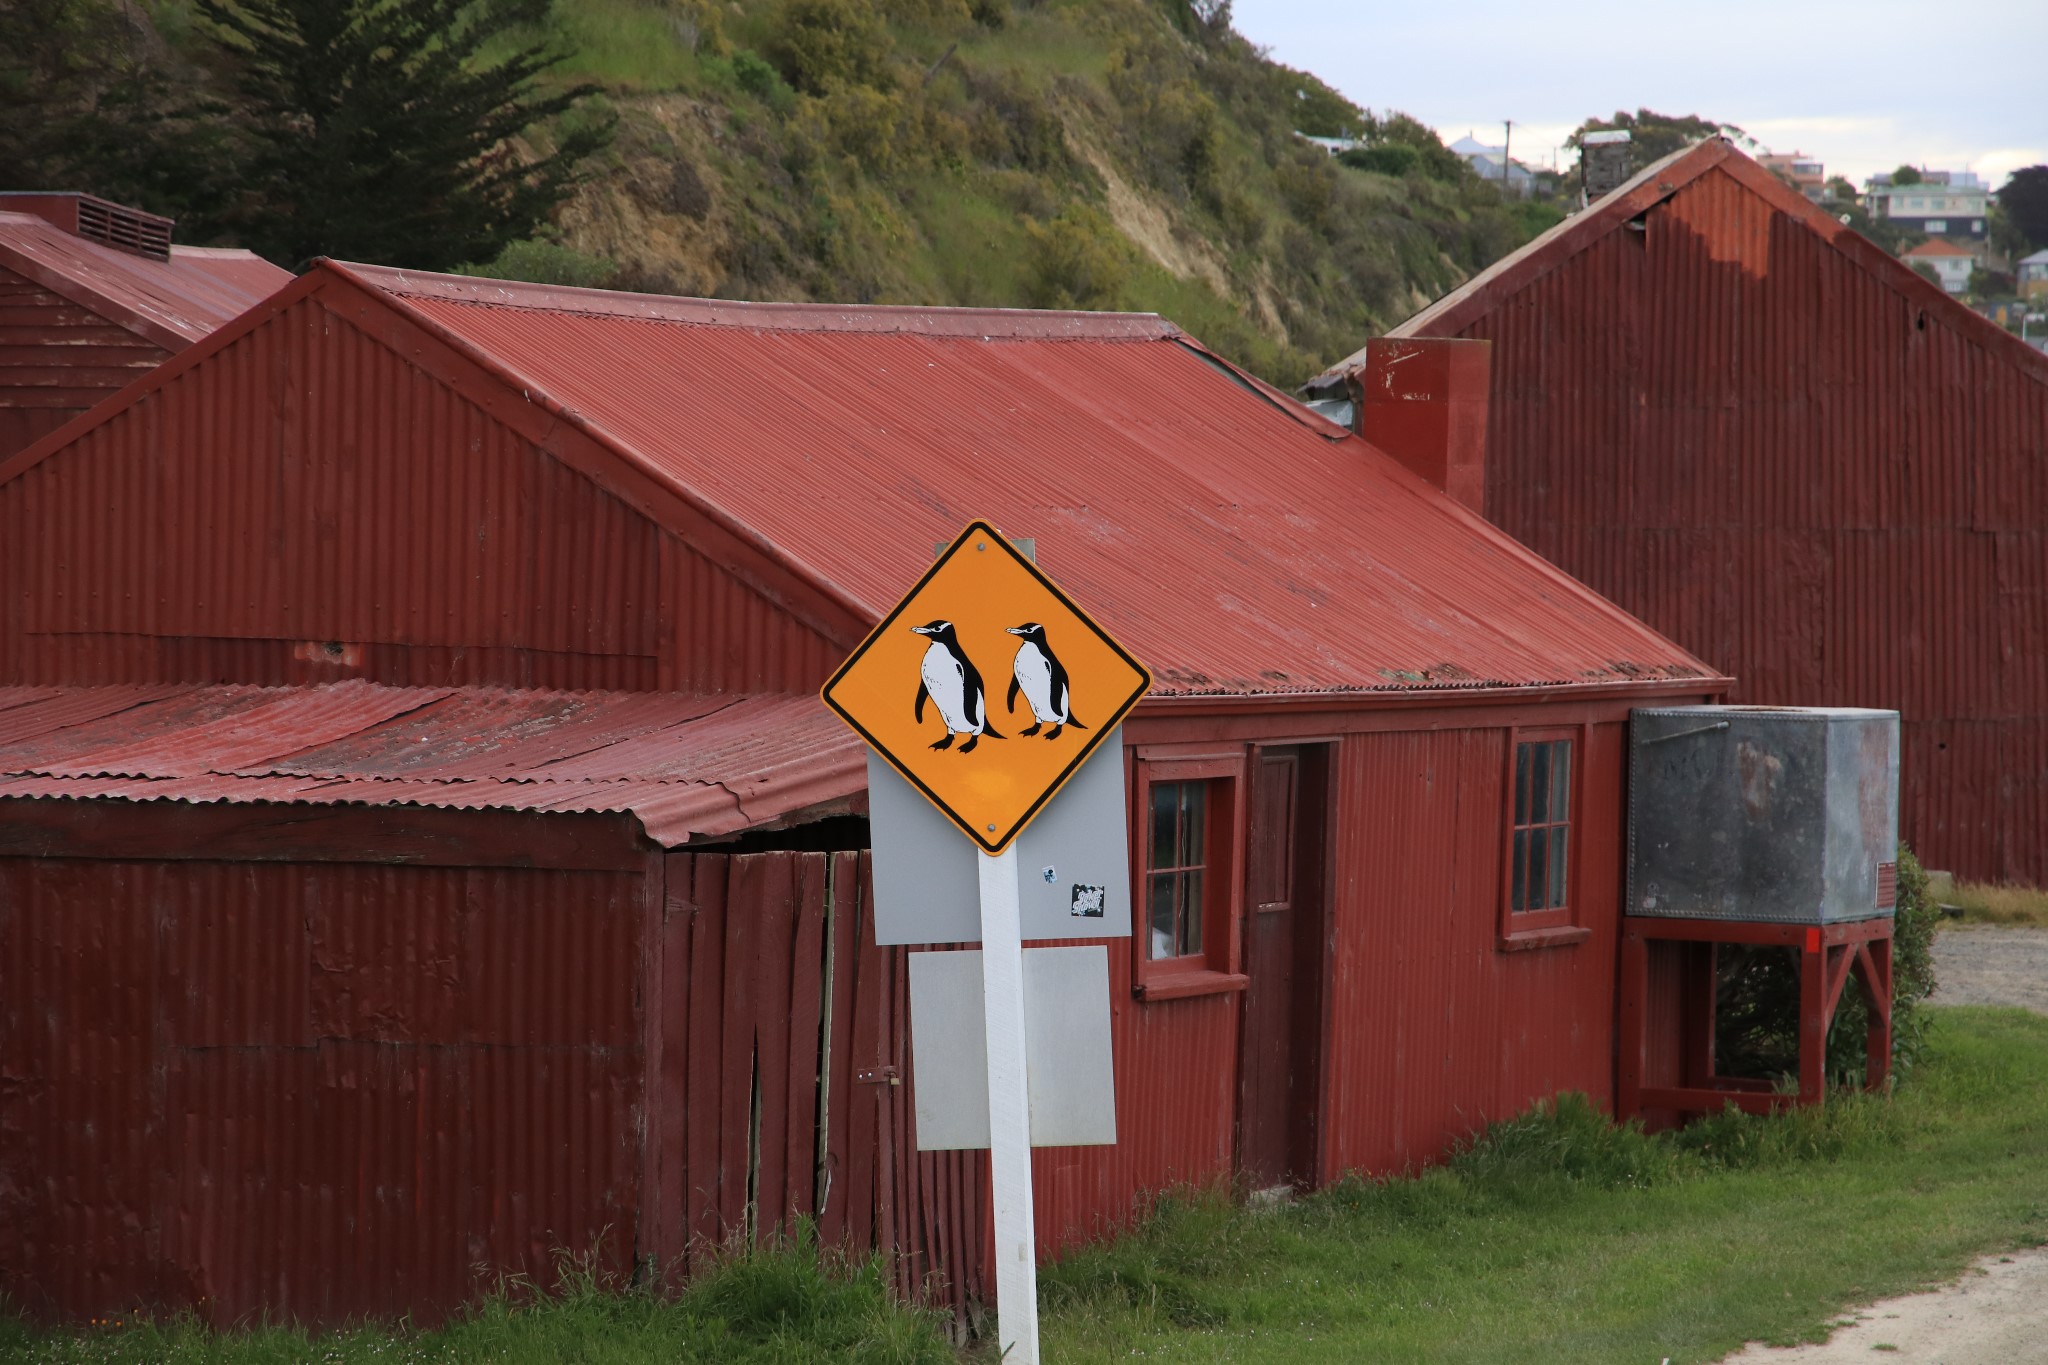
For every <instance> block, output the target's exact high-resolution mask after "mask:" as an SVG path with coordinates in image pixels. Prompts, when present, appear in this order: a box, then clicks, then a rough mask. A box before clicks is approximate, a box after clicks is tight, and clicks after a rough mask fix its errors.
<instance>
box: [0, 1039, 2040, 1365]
mask: <svg viewBox="0 0 2048 1365" xmlns="http://www.w3.org/2000/svg"><path fill="white" fill-rule="evenodd" d="M1933 1014H1934V1016H1935V1018H1936V1021H1937V1025H1936V1028H1935V1031H1934V1036H1933V1040H1932V1044H1931V1046H1930V1049H1929V1051H1928V1053H1927V1055H1926V1058H1925V1060H1924V1061H1923V1062H1922V1063H1921V1065H1920V1066H1919V1067H1917V1068H1916V1069H1915V1070H1914V1071H1913V1073H1912V1074H1911V1076H1910V1077H1909V1078H1908V1079H1907V1080H1906V1081H1905V1082H1904V1083H1903V1084H1902V1085H1901V1086H1900V1087H1899V1089H1898V1091H1897V1092H1896V1094H1894V1095H1891V1096H1860V1095H1859V1096H1837V1097H1835V1098H1834V1099H1832V1100H1831V1101H1830V1102H1829V1104H1828V1105H1826V1106H1825V1107H1823V1108H1821V1109H1817V1110H1802V1111H1799V1112H1797V1113H1794V1114H1789V1115H1784V1116H1780V1117H1777V1118H1771V1119H1756V1118H1746V1117H1743V1116H1740V1115H1737V1114H1733V1113H1730V1114H1724V1115H1721V1116H1719V1117H1716V1118H1712V1119H1709V1120H1707V1121H1705V1122H1702V1123H1699V1124H1695V1125H1694V1126H1693V1127H1691V1128H1689V1129H1687V1130H1686V1131H1685V1132H1683V1133H1682V1134H1677V1135H1667V1136H1661V1137H1654V1138H1652V1137H1645V1136H1644V1135H1643V1134H1642V1133H1640V1132H1639V1131H1636V1130H1633V1129H1616V1128H1614V1127H1612V1126H1611V1125H1609V1124H1608V1123H1607V1122H1606V1121H1605V1120H1604V1119H1603V1118H1602V1117H1601V1116H1600V1115H1599V1114H1598V1113H1597V1112H1595V1111H1594V1110H1593V1109H1592V1108H1591V1107H1590V1106H1589V1105H1587V1104H1586V1103H1585V1102H1584V1101H1583V1100H1578V1099H1575V1098H1573V1097H1566V1098H1565V1099H1564V1100H1562V1101H1560V1102H1559V1103H1557V1104H1555V1105H1551V1106H1545V1107H1543V1108H1541V1109H1539V1110H1537V1111H1535V1112H1532V1113H1529V1114H1525V1115H1523V1116H1521V1117H1520V1118H1517V1119H1513V1120H1509V1121H1507V1122H1504V1123H1500V1124H1496V1125H1494V1126H1493V1127H1492V1128H1491V1129H1489V1130H1488V1131H1487V1132H1486V1133H1485V1134H1483V1135H1481V1136H1480V1137H1479V1138H1478V1139H1477V1140H1475V1141H1474V1142H1472V1143H1470V1144H1468V1145H1467V1146H1466V1148H1465V1149H1464V1150H1463V1151H1461V1152H1459V1153H1458V1154H1457V1155H1456V1156H1455V1157H1454V1158H1453V1159H1452V1160H1451V1161H1450V1162H1449V1163H1448V1164H1447V1165H1445V1166H1443V1167H1440V1168H1437V1169H1434V1170H1431V1171H1428V1172H1426V1173H1424V1174H1423V1175H1421V1176H1420V1177H1419V1178H1415V1179H1402V1180H1391V1181H1384V1182H1374V1181H1363V1180H1353V1181H1347V1182H1345V1183H1343V1184H1340V1185H1338V1186H1336V1187H1335V1188H1333V1189H1330V1190H1327V1191H1325V1192H1323V1193H1321V1194H1318V1195H1315V1196H1312V1197H1310V1198H1307V1199H1304V1200H1302V1201H1300V1202H1299V1203H1296V1204H1294V1205H1291V1206H1288V1207H1285V1208H1281V1209H1277V1210H1270V1211H1260V1212H1254V1211H1249V1210H1246V1209H1244V1208H1241V1207H1239V1206H1237V1205H1236V1204H1234V1203H1232V1202H1231V1201H1230V1200H1229V1199H1228V1198H1227V1197H1224V1196H1221V1195H1196V1196H1189V1197H1183V1198H1177V1199H1171V1200H1166V1201H1163V1202H1162V1203H1161V1204H1160V1206H1159V1208H1158V1209H1157V1211H1156V1213H1155V1214H1154V1216H1153V1217H1152V1218H1151V1219H1150V1220H1149V1221H1148V1222H1147V1223H1146V1224H1145V1225H1144V1226H1143V1227H1141V1228H1139V1229H1137V1230H1136V1231H1134V1232H1133V1233H1132V1234H1131V1235H1129V1236H1127V1237H1125V1238H1124V1239H1122V1240H1121V1241H1119V1242H1117V1243H1115V1244H1113V1245H1107V1246H1101V1247H1095V1248H1090V1249H1087V1250H1084V1251H1080V1252H1077V1253H1075V1254H1073V1255H1071V1256H1069V1257H1068V1258H1067V1259H1065V1260H1064V1261H1062V1262H1060V1263H1059V1264H1057V1265H1053V1266H1049V1267H1047V1268H1046V1269H1045V1270H1044V1271H1043V1272H1042V1274H1041V1281H1040V1282H1041V1292H1042V1296H1043V1300H1044V1330H1045V1336H1046V1351H1045V1359H1046V1360H1047V1361H1048V1362H1059V1363H1062V1365H1064V1363H1065V1362H1092V1361H1107V1360H1112V1359H1114V1360H1124V1359H1130V1358H1151V1359H1162V1360H1173V1361H1176V1362H1179V1361H1194V1362H1200V1361H1226V1360H1227V1361H1232V1362H1257V1361H1281V1362H1286V1363H1287V1365H1312V1363H1313V1362H1322V1361H1329V1362H1351V1361H1403V1362H1408V1361H1415V1362H1433V1361H1473V1362H1486V1363H1487V1365H1496V1362H1535V1361H1557V1362H1574V1365H1576V1363H1577V1362H1599V1361H1615V1362H1623V1361H1626V1362H1642V1361H1655V1360H1660V1359H1663V1358H1664V1357H1667V1356H1668V1357H1669V1358H1670V1359H1671V1360H1672V1361H1673V1362H1674V1365H1678V1363H1680V1362H1697V1361H1712V1360H1717V1359H1719V1358H1720V1357H1721V1356H1722V1355H1724V1354H1726V1353H1727V1352H1728V1351H1731V1350H1733V1349H1735V1348H1736V1347H1738V1346H1740V1345H1741V1344H1742V1343H1743V1342H1744V1341H1746V1340H1752V1339H1761V1340H1765V1341H1771V1342H1775V1343H1780V1344H1789V1343H1792V1342H1796V1341H1805V1340H1817V1339H1819V1338H1821V1337H1822V1336H1824V1335H1825V1332H1826V1330H1827V1327H1828V1325H1829V1324H1830V1323H1832V1322H1835V1321H1837V1320H1839V1318H1840V1316H1841V1314H1842V1311H1843V1310H1844V1309H1845V1308H1848V1307H1850V1306H1852V1305H1856V1304H1860V1303H1865V1302H1868V1301H1871V1300H1874V1299H1877V1298H1882V1297H1886V1296H1889V1295H1893V1294H1898V1293H1903V1292H1909V1291H1912V1290H1914V1289H1917V1288H1921V1287H1924V1286H1927V1285H1930V1284H1933V1283H1937V1282H1940V1281H1941V1280H1943V1279H1946V1278H1948V1277H1951V1276H1953V1275H1955V1274H1956V1273H1958V1272H1959V1271H1960V1270H1961V1269H1962V1268H1963V1267H1964V1266H1965V1265H1967V1264H1968V1263H1969V1262H1970V1260H1971V1259H1973V1258H1974V1257H1976V1256H1979V1255H1982V1254H1984V1253H1986V1252H1990V1251H1996V1250H2000V1249H2005V1248H2010V1247H2014V1246H2019V1245H2041V1244H2043V1243H2044V1242H2048V1019H2044V1018H2041V1017H2039V1016H2036V1015H2031V1014H2028V1013H2025V1012H2023V1011H2019V1010H2004V1009H1982V1008H1949V1009H1939V1010H1935V1011H1933ZM972 1358H973V1359H977V1360H980V1359H992V1358H993V1352H992V1350H991V1349H990V1348H989V1347H988V1346H987V1345H986V1344H984V1345H983V1346H982V1347H981V1348H980V1349H979V1350H978V1351H977V1352H976V1353H974V1355H973V1356H972ZM0 1359H5V1360H9V1361H16V1360H18V1361H22V1362H24V1363H25V1365H29V1363H33V1365H44V1363H45V1362H47V1363H48V1365H60V1363H61V1365H71V1362H88V1361H95V1362H97V1361H106V1362H112V1361H117V1360H118V1361H152V1362H155V1361H161V1362H167V1363H169V1365H183V1363H184V1362H195V1363H196V1362H208V1365H258V1363H259V1362H261V1363H263V1365H268V1362H285V1361H294V1362H296V1361H325V1360H358V1359H376V1360H397V1361H420V1362H450V1363H451V1365H455V1363H457V1362H469V1361H484V1360H492V1361H507V1362H514V1365H520V1363H523V1362H535V1365H538V1362H542V1361H550V1362H552V1361H583V1362H613V1361H617V1362H656V1361H661V1362H698V1361H705V1362H710V1361H719V1362H725V1361H732V1362H741V1363H742V1365H744V1363H745V1362H782V1361H790V1362H796V1361H814V1360H843V1361H856V1362H877V1363H878V1365H879V1362H896V1361H902V1362H916V1363H917V1365H925V1363H926V1362H929V1363H930V1365H941V1363H942V1362H949V1361H953V1360H955V1359H956V1357H955V1356H954V1354H953V1352H952V1351H951V1349H950V1348H949V1347H948V1346H947V1345H946V1344H945V1340H944V1337H943V1335H942V1334H941V1331H940V1328H939V1324H938V1323H937V1322H936V1320H934V1319H933V1318H932V1317H930V1316H928V1315H925V1314H921V1313H918V1312H914V1311H910V1310H906V1309H903V1308H901V1307H900V1306H897V1305H894V1304H892V1303H891V1302H890V1300H889V1297H888V1294H887V1290H886V1287H885V1280H884V1276H883V1274H882V1270H881V1267H879V1266H878V1265H876V1264H874V1263H856V1264H850V1265H849V1264H839V1263H837V1262H835V1261H834V1260H833V1258H831V1257H830V1256H829V1255H821V1254H820V1253H819V1252H818V1251H817V1250H816V1249H815V1248H814V1247H812V1246H811V1245H809V1244H808V1243H807V1242H802V1241H800V1242H799V1243H798V1244H797V1245H795V1246H793V1247H785V1248H783V1249H781V1250H778V1251H774V1252H768V1253H753V1254H748V1255H743V1256H738V1257H736V1258H733V1259H730V1260H728V1261H727V1262H726V1263H724V1264H722V1265H721V1266H719V1267H717V1268H716V1269H715V1270H714V1271H712V1272H711V1273H710V1274H708V1275H707V1276H706V1277H705V1278H703V1279H700V1280H698V1281H697V1282H695V1283H694V1284H692V1285H690V1286H689V1287H688V1288H687V1289H686V1290H685V1291H684V1292H683V1293H682V1295H681V1296H680V1298H678V1299H676V1300H674V1301H672V1302H664V1301H662V1300H660V1299H657V1298H656V1297H654V1296H652V1295H649V1294H645V1293H638V1292H624V1293H620V1292H610V1291H608V1290H607V1289H606V1288H605V1287H604V1286H602V1285H600V1284H598V1283H596V1282H595V1281H594V1280H592V1279H591V1277H589V1276H587V1275H574V1274H572V1275H570V1276H568V1277H567V1278H566V1280H565V1282H564V1286H563V1288H562V1290H561V1291H560V1292H559V1293H558V1294H556V1295H555V1296H553V1297H552V1298H548V1299H544V1300H542V1299H537V1298H535V1297H534V1296H532V1295H520V1294H516V1293H515V1294H508V1295H500V1296H498V1297H496V1298H494V1299H492V1300H491V1301H489V1302H488V1303H486V1304H485V1305H484V1306H483V1307H482V1308H481V1309H480V1310H478V1311H477V1312H476V1313H474V1314H472V1315H470V1316H468V1317H465V1318H463V1319H461V1320H459V1321H457V1322H455V1323H453V1324H451V1325H449V1326H447V1327H445V1328H443V1329H441V1330H439V1331H434V1332H417V1333H410V1332H400V1333H396V1334H392V1333H386V1332H379V1331H359V1332H354V1333H347V1334H342V1335H333V1336H323V1337H318V1338H311V1339H309V1338H307V1337H304V1336H302V1335H299V1334H297V1333H291V1332H282V1331H261V1332H249V1333H237V1334H224V1335H215V1334H212V1333H209V1332H207V1331H205V1330H204V1329H201V1328H199V1327H197V1326H194V1325H191V1324H189V1323H173V1324H170V1325H167V1326H158V1325H150V1324H142V1325H136V1324H133V1323H127V1324H123V1325H121V1326H119V1327H117V1328H113V1329H101V1330H93V1331H87V1332H83V1333H78V1332H71V1333H60V1334H38V1333H34V1332H31V1331H29V1330H28V1329H26V1328H23V1327H21V1326H19V1325H14V1324H10V1323H9V1322H8V1321H7V1320H5V1319H4V1318H0Z"/></svg>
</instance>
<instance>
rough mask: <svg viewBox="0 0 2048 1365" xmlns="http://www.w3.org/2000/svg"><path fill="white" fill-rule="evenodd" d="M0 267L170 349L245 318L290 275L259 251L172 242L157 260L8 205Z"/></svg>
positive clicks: (0, 227)
mask: <svg viewBox="0 0 2048 1365" xmlns="http://www.w3.org/2000/svg"><path fill="white" fill-rule="evenodd" d="M0 267H4V268H6V269H8V270H12V271H14V272H16V273H17V274H20V275H24V276H26V277H28V278H29V279H32V280H34V281H36V282H37V283H38V284H40V285H42V286H43V287H44V288H46V289H48V290H50V291H51V292H53V293H56V294H60V295H62V296H63V297H65V298H67V299H69V300H71V301H72V302H73V303H76V304H78V305H79V306H80V307H83V308H89V309H91V310H92V311H93V312H94V313H97V314H99V315H100V316H101V317H104V318H106V319H108V320H109V321H111V322H115V323H118V324H119V325H120V326H122V327H125V328H127V329H128V330H129V331H131V332H134V333H136V334H137V335H140V336H143V337H146V338H148V339H149V340H150V341H153V342H155V343H156V344H157V345H159V346H163V347H165V348H167V349H169V350H172V351H181V350H183V349H184V348H185V347H187V346H190V345H191V344H192V343H193V342H195V341H198V340H199V339H201V338H202V337H205V336H206V335H208V334H209V333H211V332H213V331H214V330H215V329H216V328H218V327H219V326H221V324H223V323H225V322H229V321H231V320H233V319H234V318H236V317H239V316H240V315H241V314H242V313H244V312H246V311H248V309H249V308H250V307H251V306H252V305H253V304H256V303H259V302H261V301H262V300H263V299H264V298H266V297H268V296H269V295H270V294H272V293H274V292H276V291H277V290H278V289H280V288H282V287H283V286H284V285H285V284H287V283H288V282H289V281H290V280H291V278H292V275H291V272H290V271H288V270H280V269H279V268H278V267H276V266H274V265H272V264H271V263H270V262H268V261H266V260H264V259H263V258H262V257H261V256H258V255H256V254H254V253H253V252H248V251H239V250H233V249H227V248H214V247H184V246H174V247H172V248H171V258H170V259H169V260H168V261H158V260H152V259H150V258H148V257H146V256H138V255H136V254H134V253H133V252H128V251H120V250H116V249H115V248H113V247H110V246H102V245H101V244H100V243H98V242H95V241H91V240H89V239H87V238H84V237H80V236H76V235H75V234H73V233H69V232H66V231H64V229H62V228H60V227H57V226H55V225H54V224H51V223H48V222H45V221H44V220H43V219H41V218H38V217H36V216H34V215H32V214H26V213H7V212H0Z"/></svg>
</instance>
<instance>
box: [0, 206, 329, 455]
mask: <svg viewBox="0 0 2048 1365" xmlns="http://www.w3.org/2000/svg"><path fill="white" fill-rule="evenodd" d="M172 227H173V224H172V222H171V220H170V219H168V218H159V217H157V216H156V215H155V214H150V213H142V212H140V211H138V210H136V209H131V208H127V207H125V206H123V205H120V204H115V203H111V202H109V201H107V200H105V199H99V198H95V197H94V196H92V195H89V194H69V193H66V194H54V193H21V192H9V193H0V459H4V458H6V457H7V456H9V455H12V454H14V453H15V452H16V451H18V450H20V449H22V448H23V447H25V446H27V445H28V444H29V443H30V442H32V441H34V440H35V439H36V438H37V437H39V436H41V435H43V434H44V433H46V432H51V431H55V430H56V429H57V428H58V427H60V426H63V425H64V423H66V422H68V421H70V420H71V419H72V418H73V417H76V416H77V415H78V414H79V413H81V412H84V411H85V410H86V409H87V408H89V407H91V406H92V405H93V404H94V403H97V402H99V401H100V400H101V399H102V398H105V397H106V396H107V395H109V394H111V393H113V392H115V391H116V390H118V389H120V388H122V387H123V386H124V385H126V384H128V383H130V382H131V381H133V380H135V379H138V378H140V377H141V376H142V375H143V374H145V373H147V372H148V371H149V370H151V369H153V368H154V367H155V366H157V365H159V364H161V363H163V362H164V361H165V360H168V359H169V358H170V357H171V356H174V355H176V354H177V353H178V352H180V351H182V350H184V349H185V348H186V347H187V346H190V345H191V344H192V343H193V342H195V341H198V340H200V339H201V338H203V337H205V336H206V335H207V334H208V333H209V332H211V331H212V330H213V329H214V328H216V327H218V326H220V325H221V324H222V323H224V322H226V321H228V320H229V319H230V318H233V317H236V316H237V315H239V314H240V313H242V312H243V311H245V310H246V309H248V307H249V306H250V305H251V304H253V303H255V302H256V301H257V300H259V299H261V298H263V297H264V296H265V295H266V294H269V293H271V292H272V291H273V290H276V289H277V288H278V287H280V286H281V285H283V284H284V283H285V282H286V281H287V280H289V279H291V272H290V271H287V270H280V269H279V268H278V267H276V266H274V265H272V264H271V263H270V262H268V261H266V260H264V259H263V258H262V257H260V256H257V255H255V254H254V253H252V252H247V251H237V250H231V249H225V248H213V247H191V246H174V245H172V244H171V231H172Z"/></svg>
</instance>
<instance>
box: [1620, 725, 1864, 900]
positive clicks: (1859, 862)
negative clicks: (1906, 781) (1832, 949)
mask: <svg viewBox="0 0 2048 1365" xmlns="http://www.w3.org/2000/svg"><path fill="white" fill-rule="evenodd" d="M1628 729H1629V786H1628V910H1627V913H1628V914H1631V915H1649V916H1661V917H1675V918H1679V919H1712V920H1737V921H1744V922H1749V923H1770V924H1804V925H1822V924H1834V923H1837V922H1840V921H1844V920H1864V919H1877V918H1881V917H1889V916H1890V915H1891V913H1892V908H1893V904H1894V902H1895V900H1896V898H1897V891H1898V878H1897V866H1896V861H1895V860H1896V859H1897V857H1898V852H1897V849H1898V843H1899V713H1898V712H1896V711H1871V710H1863V709H1860V708H1853V707H1820V706H1674V707H1663V708H1655V709H1641V710H1636V711H1631V712H1630V713H1629V726H1628Z"/></svg>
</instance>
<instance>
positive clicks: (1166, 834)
mask: <svg viewBox="0 0 2048 1365" xmlns="http://www.w3.org/2000/svg"><path fill="white" fill-rule="evenodd" d="M1179 814H1180V785H1179V784H1178V783H1175V782H1159V783H1155V784H1154V785H1153V787H1152V866H1153V867H1155V868H1159V867H1173V866H1175V863H1174V861H1173V844H1174V838H1173V836H1174V830H1175V825H1176V822H1177V817H1178V816H1179Z"/></svg>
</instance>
